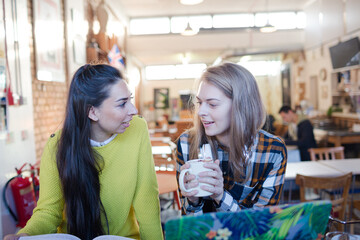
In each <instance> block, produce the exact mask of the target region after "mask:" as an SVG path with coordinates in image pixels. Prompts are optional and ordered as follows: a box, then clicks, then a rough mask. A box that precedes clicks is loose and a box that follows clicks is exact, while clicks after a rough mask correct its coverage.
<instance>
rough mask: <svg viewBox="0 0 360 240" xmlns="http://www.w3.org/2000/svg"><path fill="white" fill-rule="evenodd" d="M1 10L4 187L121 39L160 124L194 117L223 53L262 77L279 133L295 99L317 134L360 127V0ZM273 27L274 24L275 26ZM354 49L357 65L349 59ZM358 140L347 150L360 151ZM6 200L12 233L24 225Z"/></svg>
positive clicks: (23, 1) (5, 225) (135, 82)
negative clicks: (77, 86) (90, 67)
mask: <svg viewBox="0 0 360 240" xmlns="http://www.w3.org/2000/svg"><path fill="white" fill-rule="evenodd" d="M0 6H1V9H2V10H1V11H0V15H1V20H0V33H1V34H0V98H1V102H0V164H1V167H0V187H1V189H3V188H4V185H5V183H6V182H7V181H8V179H10V178H11V177H13V176H14V175H16V171H15V168H20V167H21V166H22V165H23V164H24V163H30V164H32V165H35V164H36V163H37V162H38V161H40V157H41V154H42V150H43V147H44V145H45V143H46V141H47V139H48V137H49V136H50V134H51V133H53V132H55V131H56V130H58V129H59V128H61V124H62V121H63V118H64V108H65V104H66V95H67V90H68V87H69V83H70V80H71V76H72V74H73V73H74V71H75V70H76V69H77V68H78V67H80V66H81V65H83V64H85V63H87V62H97V61H107V55H108V54H109V52H110V51H111V49H112V47H113V46H114V44H116V46H117V47H118V48H119V51H120V54H121V57H122V60H123V62H124V66H122V67H123V71H124V72H125V73H126V76H127V78H128V82H129V86H130V87H131V89H132V91H133V93H134V96H135V98H134V102H135V104H136V107H137V108H138V109H139V114H141V115H143V116H144V117H145V118H146V120H147V121H148V124H149V128H150V129H151V131H152V130H153V129H155V128H157V127H158V128H159V127H161V128H164V129H166V128H171V126H170V125H172V126H176V123H177V122H182V121H183V122H188V121H190V122H191V117H192V116H191V111H189V109H188V108H189V106H188V104H187V101H188V99H189V98H190V97H191V96H192V95H193V94H194V80H195V79H196V78H197V77H199V75H200V74H201V72H202V71H203V69H204V68H205V67H206V66H211V65H213V64H216V63H219V62H221V61H231V62H236V63H239V64H242V65H244V66H245V67H247V68H248V69H249V70H250V71H251V72H252V73H253V74H254V75H255V77H256V80H257V82H258V85H259V88H260V91H261V94H262V98H263V101H264V103H265V106H266V109H267V112H268V113H269V114H272V115H273V116H274V117H275V119H276V124H277V126H278V127H279V129H281V128H282V121H281V118H280V117H279V115H278V110H279V108H280V107H281V106H282V105H283V104H290V105H291V106H292V107H293V108H295V106H300V107H301V109H302V111H303V112H304V113H306V114H307V115H308V116H309V117H310V118H311V119H312V121H313V124H314V126H315V128H316V130H318V131H317V140H318V141H322V136H323V135H322V133H323V132H324V129H325V130H326V126H327V125H328V124H329V123H330V121H331V120H333V121H334V120H336V123H337V124H338V125H341V127H343V128H349V129H352V130H354V131H359V129H358V128H359V125H358V124H359V123H360V120H359V113H360V60H359V58H360V55H359V54H360V53H359V48H360V46H359V40H358V38H359V36H360V15H359V10H360V1H358V0H252V1H247V0H223V1H217V0H204V1H203V2H202V3H200V4H197V5H182V4H181V3H180V2H179V1H178V0H103V1H101V0H78V1H70V0H34V1H31V0H5V1H3V2H2V3H1V4H0ZM267 25H272V26H273V27H275V31H268V32H264V31H265V30H266V29H265V28H264V27H265V26H267ZM189 28H191V30H192V31H193V32H192V34H188V35H186V33H185V30H190V29H189ZM273 30H274V29H273ZM354 38H355V40H354ZM340 43H342V44H340ZM349 48H350V50H349V51H350V53H345V55H346V54H352V55H353V56H354V58H353V59H352V61H351V62H350V65H351V66H347V65H346V63H347V62H341V61H340V60H339V59H341V58H342V57H344V52H346V51H348V50H344V49H349ZM330 49H332V50H333V51H332V53H331V54H330ZM113 50H114V49H113ZM345 57H346V56H345ZM337 60H339V61H337ZM165 118H167V120H168V121H167V122H166V123H167V124H164V123H163V121H164V119H165ZM169 123H172V124H170V125H168V124H169ZM322 127H323V129H321V128H322ZM172 131H173V133H176V128H174V129H173V130H172ZM357 141H358V143H360V139H358V140H357ZM355 143H356V140H355ZM345 146H346V145H345ZM351 146H352V145H351ZM351 146H350V148H349V149H350V150H349V151H348V152H347V154H350V155H352V156H351V157H359V155H358V154H359V153H358V152H356V151H355V152H351ZM352 149H354V147H353V146H352ZM355 149H356V147H355ZM0 201H1V208H0V213H1V218H0V236H3V235H5V234H7V233H10V232H13V231H14V229H15V222H14V220H13V219H12V218H11V216H10V214H9V212H8V210H7V209H6V208H5V206H4V202H3V199H1V200H0Z"/></svg>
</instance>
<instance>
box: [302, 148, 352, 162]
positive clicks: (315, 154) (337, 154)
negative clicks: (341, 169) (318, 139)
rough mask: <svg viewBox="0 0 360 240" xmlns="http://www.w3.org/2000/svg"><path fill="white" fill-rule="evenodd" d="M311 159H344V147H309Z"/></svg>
mask: <svg viewBox="0 0 360 240" xmlns="http://www.w3.org/2000/svg"><path fill="white" fill-rule="evenodd" d="M308 151H309V153H310V159H311V161H317V160H333V159H344V158H345V155H344V147H343V146H340V147H328V148H310V149H309V150H308Z"/></svg>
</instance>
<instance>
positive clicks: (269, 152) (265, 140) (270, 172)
mask: <svg viewBox="0 0 360 240" xmlns="http://www.w3.org/2000/svg"><path fill="white" fill-rule="evenodd" d="M189 144H190V143H189V135H188V133H187V132H186V133H183V134H182V135H181V136H180V138H179V140H178V143H177V154H176V155H177V157H176V161H177V166H176V171H177V174H176V176H177V180H179V175H180V168H181V166H182V165H183V164H185V162H187V161H188V160H189ZM217 154H218V159H219V160H220V169H221V170H222V172H223V178H224V195H223V198H222V199H221V201H220V203H219V204H217V203H216V202H215V201H214V200H212V199H211V198H210V197H204V198H201V202H200V204H199V205H198V206H192V205H191V203H190V202H189V201H188V199H187V198H185V197H183V196H181V191H180V189H179V192H180V196H181V202H182V213H183V214H186V215H189V214H193V215H201V214H203V213H204V212H206V211H204V209H203V208H204V202H212V205H213V206H212V207H213V209H214V210H215V211H218V212H222V211H231V212H237V211H240V210H241V209H245V208H260V207H264V206H267V205H276V204H278V203H279V201H280V196H281V192H282V188H283V184H284V181H285V169H286V163H287V151H286V147H285V144H284V142H283V141H282V140H281V139H280V138H279V137H276V136H274V135H272V134H270V133H268V132H266V131H263V130H259V132H258V134H257V136H256V138H255V141H254V144H253V146H252V148H251V154H248V156H249V157H250V159H248V166H247V169H246V175H247V176H249V177H248V179H247V180H245V181H244V183H240V182H235V180H234V177H233V174H232V173H231V172H230V171H229V170H228V160H229V153H228V152H226V151H225V150H223V149H222V148H221V147H220V146H218V147H217ZM214 160H215V159H214Z"/></svg>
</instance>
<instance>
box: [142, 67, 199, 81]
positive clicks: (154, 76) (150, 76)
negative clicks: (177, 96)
mask: <svg viewBox="0 0 360 240" xmlns="http://www.w3.org/2000/svg"><path fill="white" fill-rule="evenodd" d="M205 68H206V64H204V63H198V64H179V65H158V66H147V67H145V76H146V79H147V80H165V79H166V80H170V79H187V78H198V77H200V75H201V74H202V72H203V71H204V70H205Z"/></svg>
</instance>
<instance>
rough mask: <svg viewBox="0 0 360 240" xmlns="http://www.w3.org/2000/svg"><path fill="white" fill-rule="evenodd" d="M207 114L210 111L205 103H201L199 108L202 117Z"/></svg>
mask: <svg viewBox="0 0 360 240" xmlns="http://www.w3.org/2000/svg"><path fill="white" fill-rule="evenodd" d="M207 114H208V111H207V107H206V104H205V103H202V104H200V106H199V108H198V115H199V116H200V117H202V116H206V115H207Z"/></svg>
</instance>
